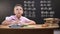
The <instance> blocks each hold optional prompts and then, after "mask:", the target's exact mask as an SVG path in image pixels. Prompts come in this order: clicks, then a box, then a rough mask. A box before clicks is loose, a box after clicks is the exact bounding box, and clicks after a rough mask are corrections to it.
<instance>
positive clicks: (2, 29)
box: [0, 25, 58, 34]
mask: <svg viewBox="0 0 60 34" xmlns="http://www.w3.org/2000/svg"><path fill="white" fill-rule="evenodd" d="M54 28H58V25H57V26H48V27H42V25H28V26H27V27H21V28H16V29H15V28H9V27H8V26H4V25H0V34H53V31H54Z"/></svg>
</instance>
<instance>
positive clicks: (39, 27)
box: [0, 24, 59, 29]
mask: <svg viewBox="0 0 60 34" xmlns="http://www.w3.org/2000/svg"><path fill="white" fill-rule="evenodd" d="M42 25H43V24H36V25H27V26H25V27H20V28H19V29H46V28H48V29H49V28H59V26H58V24H55V25H53V26H47V27H43V26H42ZM0 29H11V28H10V27H9V26H5V25H0Z"/></svg>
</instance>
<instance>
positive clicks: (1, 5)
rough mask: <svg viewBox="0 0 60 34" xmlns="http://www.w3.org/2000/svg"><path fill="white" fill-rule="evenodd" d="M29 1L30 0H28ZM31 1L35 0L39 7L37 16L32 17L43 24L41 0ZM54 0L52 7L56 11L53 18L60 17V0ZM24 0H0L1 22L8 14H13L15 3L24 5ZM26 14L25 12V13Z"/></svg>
mask: <svg viewBox="0 0 60 34" xmlns="http://www.w3.org/2000/svg"><path fill="white" fill-rule="evenodd" d="M26 1H28V0H26ZM30 1H35V2H36V3H35V6H36V8H37V10H36V11H35V12H36V18H30V17H28V18H29V19H32V20H34V21H36V23H37V24H42V23H44V21H43V18H42V17H41V14H40V10H39V9H40V8H39V7H40V6H39V1H40V0H30ZM51 1H52V3H51V4H52V7H53V10H54V11H55V14H54V17H53V18H60V0H51ZM23 2H24V0H0V24H1V22H2V21H3V20H4V19H5V17H6V16H10V15H12V14H13V7H14V5H15V4H18V3H20V4H22V5H23ZM23 16H24V14H23Z"/></svg>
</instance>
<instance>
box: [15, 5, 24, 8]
mask: <svg viewBox="0 0 60 34" xmlns="http://www.w3.org/2000/svg"><path fill="white" fill-rule="evenodd" d="M16 6H21V7H22V5H21V4H16V5H15V6H14V7H16ZM22 8H23V7H22Z"/></svg>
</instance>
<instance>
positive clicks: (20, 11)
mask: <svg viewBox="0 0 60 34" xmlns="http://www.w3.org/2000/svg"><path fill="white" fill-rule="evenodd" d="M14 14H15V15H17V16H21V15H22V14H23V8H22V7H21V6H15V7H14Z"/></svg>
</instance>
